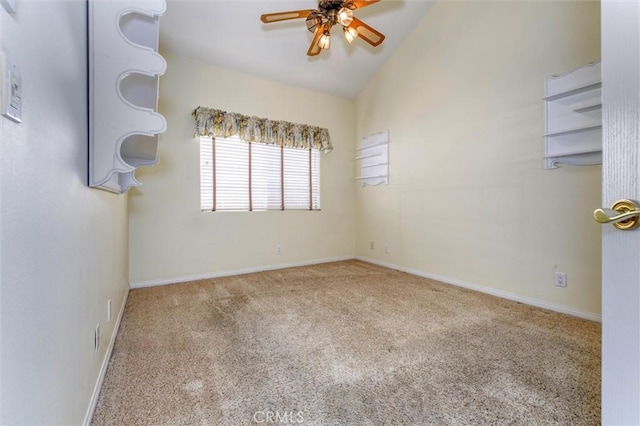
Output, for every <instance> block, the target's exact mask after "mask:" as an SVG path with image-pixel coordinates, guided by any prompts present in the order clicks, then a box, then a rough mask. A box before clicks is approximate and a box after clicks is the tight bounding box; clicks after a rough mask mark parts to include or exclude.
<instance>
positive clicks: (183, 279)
mask: <svg viewBox="0 0 640 426" xmlns="http://www.w3.org/2000/svg"><path fill="white" fill-rule="evenodd" d="M353 258H354V257H353V256H338V257H329V258H324V259H314V260H306V261H303V262H293V263H279V264H277V265H266V266H252V267H248V268H242V269H234V270H230V271H219V272H211V273H207V274H199V275H187V276H183V277H173V278H166V279H159V280H148V281H138V282H132V283H129V288H132V289H134V288H143V287H155V286H159V285H167V284H176V283H184V282H188V281H198V280H207V279H211V278H221V277H230V276H233V275H242V274H251V273H253V272H262V271H273V270H276V269H285V268H295V267H298V266H309V265H318V264H320V263H329V262H339V261H341V260H350V259H353Z"/></svg>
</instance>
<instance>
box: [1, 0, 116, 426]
mask: <svg viewBox="0 0 640 426" xmlns="http://www.w3.org/2000/svg"><path fill="white" fill-rule="evenodd" d="M16 7H17V14H16V15H15V16H12V15H9V14H8V13H6V12H5V10H4V8H2V7H0V44H1V45H0V51H2V52H4V53H6V54H7V55H8V56H9V57H11V58H13V59H14V60H15V62H16V64H18V66H19V67H20V70H21V71H22V82H23V91H22V100H23V121H22V123H21V124H17V123H14V122H12V121H9V120H8V119H6V118H4V117H0V135H1V139H0V142H1V143H0V166H1V173H0V179H1V184H0V193H1V202H0V213H1V221H0V234H1V238H0V241H1V248H2V250H1V258H0V260H1V265H0V271H1V272H0V280H1V285H0V291H1V295H0V296H1V297H0V299H1V304H0V312H1V313H0V320H1V321H0V323H1V330H0V339H1V342H2V350H1V352H0V354H1V360H0V366H1V376H2V377H1V379H0V384H1V388H2V389H1V391H2V394H1V400H0V423H1V424H3V425H25V424H58V425H77V424H81V423H82V422H83V420H84V417H85V413H86V412H87V410H88V407H89V405H90V400H91V396H92V393H93V391H94V388H95V386H96V382H97V380H98V376H99V372H100V368H101V366H102V363H103V361H104V360H105V357H106V350H107V347H108V344H109V338H110V337H111V335H112V333H113V329H114V326H115V322H116V317H117V314H118V311H119V310H120V308H121V307H122V301H123V298H124V296H125V293H126V291H127V262H128V253H127V197H126V196H125V195H116V194H111V193H107V192H104V191H99V190H95V189H90V188H88V187H87V149H88V131H87V91H86V88H87V53H86V52H87V46H86V41H85V40H86V31H87V28H86V4H85V2H82V1H20V0H19V1H17V2H16ZM108 299H112V301H113V319H112V321H111V322H107V318H106V317H107V300H108ZM97 323H100V330H101V339H100V342H101V345H100V350H99V351H98V352H97V353H95V352H94V350H93V344H94V338H93V333H94V327H95V326H96V324H97Z"/></svg>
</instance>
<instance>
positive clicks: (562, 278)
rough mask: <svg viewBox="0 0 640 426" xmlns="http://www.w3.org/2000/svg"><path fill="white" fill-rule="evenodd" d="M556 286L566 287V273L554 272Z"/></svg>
mask: <svg viewBox="0 0 640 426" xmlns="http://www.w3.org/2000/svg"><path fill="white" fill-rule="evenodd" d="M554 284H555V285H556V287H566V286H567V274H566V273H564V272H556V274H555V283H554Z"/></svg>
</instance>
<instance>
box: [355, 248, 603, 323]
mask: <svg viewBox="0 0 640 426" xmlns="http://www.w3.org/2000/svg"><path fill="white" fill-rule="evenodd" d="M355 259H358V260H361V261H363V262H368V263H373V264H374V265H379V266H384V267H385V268H390V269H396V270H398V271H402V272H406V273H408V274H411V275H417V276H419V277H423V278H429V279H432V280H436V281H440V282H443V283H445V284H451V285H455V286H458V287H464V288H467V289H469V290H474V291H479V292H480V293H486V294H490V295H492V296H497V297H501V298H503V299H508V300H513V301H515V302H520V303H524V304H527V305H531V306H536V307H538V308H543V309H548V310H550V311H555V312H560V313H562V314H567V315H571V316H574V317H578V318H583V319H586V320H590V321H596V322H602V316H601V315H598V314H595V313H592V312H582V311H577V310H575V309H573V308H570V307H567V306H562V305H554V304H552V303H548V302H543V301H541V300H538V299H531V298H528V297H523V296H519V295H517V294H514V293H510V292H508V291H502V290H497V289H494V288H490V287H485V286H481V285H478V284H472V283H469V282H466V281H462V280H459V279H457V278H449V277H444V276H442V275H437V274H432V273H430V272H424V271H420V270H418V269H413V268H407V267H406V266H400V265H395V264H393V263H389V262H385V261H382V260H377V259H371V258H368V257H364V256H355Z"/></svg>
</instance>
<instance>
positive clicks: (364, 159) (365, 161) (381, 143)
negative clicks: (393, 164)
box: [356, 130, 389, 186]
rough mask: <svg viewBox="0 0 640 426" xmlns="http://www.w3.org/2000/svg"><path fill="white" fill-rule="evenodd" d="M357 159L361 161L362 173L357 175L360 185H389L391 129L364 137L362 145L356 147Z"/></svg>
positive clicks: (360, 168)
mask: <svg viewBox="0 0 640 426" xmlns="http://www.w3.org/2000/svg"><path fill="white" fill-rule="evenodd" d="M356 161H358V162H359V163H360V167H359V168H358V169H359V170H360V175H359V176H356V180H357V181H359V182H360V185H362V186H365V185H371V186H375V185H388V184H389V131H388V130H387V131H386V132H380V133H374V134H373V135H370V136H367V137H366V138H362V145H360V146H359V147H357V148H356Z"/></svg>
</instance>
